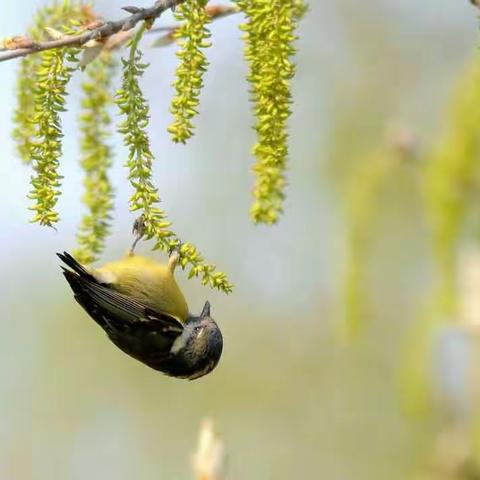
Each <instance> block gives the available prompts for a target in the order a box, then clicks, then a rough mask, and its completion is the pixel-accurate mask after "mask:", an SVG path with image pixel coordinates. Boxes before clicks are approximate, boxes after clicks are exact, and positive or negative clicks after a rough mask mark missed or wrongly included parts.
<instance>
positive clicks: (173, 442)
mask: <svg viewBox="0 0 480 480" xmlns="http://www.w3.org/2000/svg"><path fill="white" fill-rule="evenodd" d="M133 3H134V4H135V5H138V6H147V5H149V4H150V3H151V2H149V1H140V0H138V1H136V2H133ZM41 4H42V2H41V1H40V0H35V1H34V0H23V1H22V2H14V1H12V0H4V1H3V2H2V15H1V16H0V35H1V36H2V37H5V36H8V35H14V34H21V33H22V32H25V31H26V28H27V26H28V24H29V22H30V20H31V18H32V15H33V12H34V11H35V9H36V8H37V7H38V6H39V5H41ZM96 5H97V8H96V10H97V11H98V12H99V13H101V14H102V15H104V16H105V18H108V19H114V18H118V17H119V16H121V15H122V14H121V12H120V10H119V7H120V6H123V5H124V4H123V3H121V2H120V3H119V2H114V1H111V2H109V1H107V0H98V1H97V3H96ZM169 18H170V17H169ZM164 21H165V22H166V23H169V21H168V19H167V20H164ZM239 21H240V19H239V17H238V16H233V17H229V18H227V19H223V20H221V21H218V22H215V23H214V25H212V33H213V46H212V48H211V49H209V51H208V58H209V60H210V62H211V65H210V69H209V71H208V73H207V76H206V82H205V84H206V85H205V89H204V91H203V93H202V103H201V115H200V118H199V120H198V122H197V124H198V129H197V134H196V136H195V137H194V138H193V140H192V141H191V142H190V143H189V144H188V145H187V146H186V147H184V146H178V145H173V144H172V143H171V142H170V140H169V137H168V135H167V133H166V126H167V125H168V124H169V122H170V115H169V113H168V105H169V101H170V99H171V96H172V88H171V86H170V83H171V81H172V78H173V70H174V68H175V65H176V58H175V55H174V52H175V48H174V47H169V48H165V49H154V48H150V47H148V42H145V46H144V52H145V57H146V59H147V60H148V61H149V62H151V64H152V65H151V68H149V69H148V70H147V72H146V74H145V77H144V79H143V82H142V85H143V86H144V88H145V93H146V95H147V97H148V99H149V101H150V105H151V117H152V119H151V125H150V133H151V136H152V146H153V151H154V153H155V156H156V163H155V179H156V182H157V185H158V186H159V189H160V193H161V196H162V198H163V205H164V207H165V209H166V211H167V212H168V213H169V216H170V218H171V220H172V221H173V223H174V228H175V229H176V232H177V233H178V235H179V236H180V238H182V239H185V240H187V239H188V240H189V241H192V242H193V243H195V244H196V245H197V246H198V247H199V249H200V250H201V251H202V252H203V253H204V255H205V256H206V257H207V259H208V260H209V261H212V262H214V263H216V264H217V265H218V267H219V268H220V269H221V270H223V271H226V272H227V273H228V274H229V276H230V279H231V280H232V281H233V282H234V284H235V286H236V288H235V291H234V293H233V294H232V295H230V296H225V295H223V294H221V293H218V292H214V291H211V290H208V289H206V288H203V287H202V286H201V285H200V283H199V282H196V281H194V280H193V281H187V280H186V277H185V275H184V274H183V272H179V274H178V278H179V282H180V283H181V285H182V287H183V288H184V289H185V292H186V294H187V298H188V299H189V305H190V307H191V309H192V310H193V311H197V310H199V309H200V308H201V306H202V305H203V302H204V300H205V299H209V300H210V301H211V302H212V304H213V316H214V317H215V319H216V320H217V321H218V323H219V324H220V325H221V328H222V330H223V332H224V337H225V350H224V355H223V359H222V362H221V364H220V365H219V367H218V368H217V370H215V371H214V372H213V374H211V375H209V376H208V377H205V378H203V379H201V380H199V381H196V382H192V383H189V382H185V381H180V380H174V379H170V378H167V377H164V376H161V375H160V374H158V373H156V372H154V371H153V370H149V369H147V368H145V367H144V366H143V365H141V364H139V363H137V362H135V361H133V360H131V359H130V358H128V357H127V356H125V355H123V354H122V353H121V352H120V351H119V350H117V349H116V348H115V347H114V346H113V345H112V344H111V343H110V342H109V341H107V339H106V337H105V335H104V334H103V332H101V331H100V330H99V329H98V327H97V326H96V325H95V324H94V323H93V322H92V321H91V320H90V319H89V318H88V317H87V316H86V314H85V313H84V312H83V311H82V310H81V309H80V307H79V306H78V305H77V304H76V303H75V301H74V300H73V298H72V295H71V292H70V291H69V288H68V286H67V284H66V282H65V281H64V279H63V277H62V275H61V272H60V269H59V267H58V260H57V258H56V257H55V252H57V251H62V250H71V249H73V248H74V247H75V231H76V228H77V225H78V223H79V221H80V217H81V214H82V208H81V207H80V197H81V180H82V178H81V171H80V168H79V166H78V156H79V153H78V143H77V142H78V130H77V127H76V125H75V117H76V115H77V114H78V84H79V77H80V75H76V78H75V79H74V81H73V85H72V86H71V89H70V91H71V94H70V105H71V109H70V110H69V112H67V113H66V114H65V115H64V132H65V145H64V157H63V161H62V167H61V173H62V175H64V177H65V178H64V182H63V184H64V193H63V195H62V197H61V198H60V201H59V210H60V214H61V217H62V222H61V224H60V225H59V229H58V232H55V231H53V230H49V229H42V228H40V227H38V226H37V225H31V224H29V219H30V213H31V212H29V211H28V210H27V207H28V205H29V202H28V201H27V199H26V194H27V193H28V191H29V185H28V180H29V177H30V172H29V170H28V169H27V168H26V167H24V166H23V165H21V163H20V161H19V160H18V159H17V158H16V156H15V154H14V145H13V142H12V141H11V139H10V132H11V129H12V126H11V121H10V118H11V114H12V112H13V108H14V91H15V73H16V69H17V66H18V65H17V63H16V61H10V62H6V63H2V64H1V65H0V110H1V112H2V118H3V121H2V125H3V126H2V128H1V131H0V144H1V145H2V148H1V152H0V178H1V183H2V186H1V190H0V198H1V201H0V219H1V226H0V265H1V267H2V274H1V275H0V303H1V305H2V314H1V332H0V478H2V479H9V480H23V479H25V480H26V479H35V480H47V479H48V480H52V479H72V480H75V479H86V478H89V479H102V480H106V479H116V480H123V479H125V480H126V479H130V480H131V479H136V480H140V479H141V480H154V479H155V480H159V479H176V480H184V479H188V478H192V473H191V469H190V457H191V454H192V452H193V451H194V448H195V442H196V436H197V431H198V428H199V425H200V422H201V420H202V419H203V418H204V417H207V416H210V417H212V418H213V419H214V420H215V422H216V425H217V428H218V429H219V430H220V432H221V433H222V435H223V437H224V439H225V443H226V448H227V452H228V472H229V475H228V478H231V479H247V478H248V479H249V480H255V479H259V480H260V479H262V480H266V479H271V480H286V479H293V478H312V479H317V478H318V479H320V478H324V479H327V478H328V479H331V480H337V479H338V480H364V479H365V480H367V479H368V480H374V479H388V480H397V479H398V480H400V479H406V478H417V477H418V476H419V475H423V473H422V472H424V471H425V470H428V468H429V467H428V465H429V463H430V460H429V459H430V458H431V455H432V451H433V450H435V445H436V442H437V439H438V435H439V434H440V433H441V432H442V431H443V430H442V429H443V428H444V425H445V418H446V416H447V413H448V414H449V415H450V414H451V412H450V413H449V412H447V411H446V410H448V409H445V408H444V406H442V405H441V404H442V402H437V401H435V398H434V400H433V401H430V399H429V398H428V399H427V400H424V401H423V402H420V403H421V405H420V406H419V402H417V396H418V395H417V394H418V391H419V390H420V391H423V390H422V389H424V390H425V391H428V390H429V385H428V381H429V380H431V381H432V384H433V385H435V384H436V383H438V381H437V379H436V377H435V375H437V376H439V377H440V378H444V376H445V375H447V378H450V377H448V372H447V374H445V372H444V370H442V365H443V364H442V363H441V362H440V363H439V367H440V368H437V366H436V359H435V358H436V357H435V355H432V354H431V352H430V350H429V349H428V348H427V347H425V345H426V342H425V341H424V340H425V338H426V336H425V331H427V330H428V331H430V330H429V327H428V326H427V327H422V326H420V327H419V328H415V326H416V325H417V324H418V325H425V323H422V322H425V320H424V317H425V315H426V314H424V313H422V312H424V310H423V307H425V302H426V299H427V297H428V296H429V295H430V294H431V291H432V285H433V284H434V277H435V269H434V267H433V261H432V253H431V251H432V249H431V244H430V239H429V234H428V227H427V223H426V220H425V216H424V215H423V213H422V211H421V207H420V205H421V204H422V200H421V193H420V192H419V188H418V179H417V169H419V168H420V167H419V166H418V164H416V163H415V162H413V163H409V164H406V165H404V166H402V167H401V168H400V169H399V170H398V172H396V173H395V176H394V179H393V181H389V183H388V185H384V187H385V188H382V194H381V198H380V199H379V200H378V202H377V201H376V205H375V213H374V215H373V217H374V220H375V221H374V222H373V223H372V225H370V227H369V234H370V237H369V241H370V244H371V245H370V255H369V265H368V272H367V274H366V276H365V279H364V280H365V282H364V283H363V282H362V285H361V288H362V289H364V290H365V291H364V292H361V296H362V298H363V297H364V296H365V300H366V302H365V303H366V306H365V308H364V309H363V310H362V311H363V316H362V318H361V322H362V328H361V331H360V333H359V334H358V335H357V336H356V338H355V339H354V340H353V341H345V336H344V335H343V333H342V332H343V330H342V327H341V326H340V324H341V323H342V317H343V316H344V309H345V302H346V299H345V296H344V294H343V293H342V292H343V291H344V289H343V287H342V283H343V281H344V280H343V279H344V272H345V270H346V268H347V267H348V265H347V263H348V256H347V254H346V247H347V242H346V241H345V238H346V236H347V235H348V232H349V228H350V227H351V225H350V224H349V221H348V211H349V209H348V198H349V195H348V194H347V190H348V189H351V185H352V182H353V185H355V184H357V185H358V189H359V190H361V188H362V178H363V177H362V176H358V177H356V176H355V172H356V171H358V169H359V168H361V165H362V161H365V159H366V158H368V152H370V151H374V150H375V148H377V146H378V145H381V144H383V143H384V142H385V131H386V130H388V128H389V126H390V125H392V124H394V125H396V124H401V125H404V126H405V127H406V128H408V129H411V131H412V132H415V136H416V137H417V138H418V139H419V140H418V142H419V145H420V149H422V148H424V147H425V146H428V145H430V144H431V143H434V142H435V141H436V139H437V138H438V137H439V136H440V132H441V128H442V125H443V124H444V119H445V112H446V104H447V103H448V99H449V97H450V92H451V91H452V90H453V89H454V87H455V84H456V79H457V77H459V75H460V74H461V72H462V70H463V69H464V66H465V65H468V64H469V63H471V61H472V59H473V58H474V56H475V55H478V45H479V43H478V40H479V38H478V19H477V12H476V10H475V9H474V7H473V6H472V5H470V4H469V2H467V1H466V0H463V1H456V2H453V1H451V0H430V1H428V0H427V1H424V2H418V1H416V0H368V1H367V2H358V1H356V0H325V1H311V2H310V12H309V14H308V15H307V17H306V18H305V19H304V21H303V22H302V23H301V26H300V29H299V35H300V39H299V41H298V44H297V45H298V50H299V52H298V57H297V65H298V73H297V76H296V78H295V79H294V82H293V91H294V99H295V101H294V107H293V111H294V113H293V116H292V118H291V122H290V145H291V154H290V171H289V177H288V179H289V186H288V198H287V201H286V205H285V214H284V216H283V217H282V219H281V221H280V223H279V224H278V225H277V226H274V227H272V228H267V227H254V226H253V225H252V223H251V221H250V219H249V217H248V210H249V204H250V201H251V199H250V188H251V185H252V177H251V175H250V173H249V169H250V167H251V165H252V161H253V160H252V157H251V155H250V148H251V145H252V143H253V141H254V132H253V131H252V129H251V124H252V117H251V111H250V105H249V103H248V85H247V84H246V82H245V80H244V78H245V75H246V65H245V62H244V60H243V52H242V44H241V41H240V34H239V31H238V28H237V25H238V23H239ZM117 84H118V80H117ZM479 88H480V85H479ZM112 142H113V143H114V144H115V166H114V168H113V170H112V180H113V182H114V186H115V190H116V192H117V197H116V211H115V224H114V229H113V230H114V231H113V234H112V236H111V238H110V241H109V247H108V251H107V252H106V253H105V254H104V256H103V258H102V260H105V261H106V260H110V259H114V258H116V257H118V256H119V255H121V254H122V253H123V252H125V251H126V250H127V248H128V246H129V244H130V243H131V239H132V238H131V233H130V229H131V225H132V222H133V220H134V217H133V216H132V215H131V214H130V213H129V212H128V208H127V202H128V196H129V191H130V190H129V186H128V184H127V181H126V179H125V176H126V172H125V169H124V168H123V163H124V161H125V158H126V152H125V150H124V148H123V147H122V142H121V138H120V137H118V136H116V137H115V139H114V140H112ZM420 161H421V160H420ZM140 251H142V252H144V253H147V252H148V251H149V245H148V244H142V245H141V246H140ZM152 255H154V256H155V257H158V258H161V257H162V255H161V254H159V253H155V254H152ZM427 323H428V322H427ZM419 338H420V339H421V340H418V339H419ZM431 338H433V337H431ZM427 343H428V342H427ZM411 351H413V352H414V353H413V354H410V353H409V352H411ZM429 352H430V353H429ZM462 355H463V354H462V353H460V356H462ZM462 358H463V357H462ZM420 359H422V360H423V361H424V362H425V364H424V365H421V364H420V363H417V362H420ZM466 362H467V363H468V359H467V360H466ZM432 365H433V367H432V368H430V366H432ZM416 367H418V371H426V372H431V377H429V375H428V373H427V375H425V376H424V377H422V376H421V375H420V376H419V377H421V378H420V380H419V381H418V382H417V381H416V379H415V378H414V377H415V375H416V374H417V373H418V371H417V370H416ZM462 368H463V367H460V369H461V370H462ZM447 370H448V369H447ZM435 372H437V374H435ZM462 372H463V370H462ZM452 376H453V377H454V378H458V374H457V371H456V370H454V371H453V373H452ZM411 377H412V378H413V381H412V382H410V380H411ZM425 381H427V384H425V383H422V382H425ZM440 383H442V380H440ZM453 383H455V382H453ZM457 383H460V384H461V383H462V382H461V381H460V380H459V382H457ZM412 384H413V386H412ZM410 388H411V390H409V389H410ZM451 388H453V391H454V395H457V394H458V395H460V396H462V395H463V393H462V392H463V390H462V388H463V386H462V385H460V386H458V385H456V384H455V385H453V387H451ZM433 390H435V388H433ZM457 390H459V391H457ZM419 395H420V396H422V395H423V394H422V393H421V392H420V394H419ZM424 396H425V398H427V397H428V394H425V395H424ZM434 397H435V396H434ZM467 403H468V401H467ZM412 405H413V408H412ZM417 407H418V408H417ZM422 478H423V477H422ZM428 478H430V477H428ZM432 478H443V477H440V476H438V475H437V476H433V477H432ZM445 478H447V477H445ZM448 478H453V477H448ZM455 478H457V477H455ZM458 478H475V477H458Z"/></svg>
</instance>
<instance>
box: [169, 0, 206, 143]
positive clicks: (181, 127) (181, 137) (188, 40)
mask: <svg viewBox="0 0 480 480" xmlns="http://www.w3.org/2000/svg"><path fill="white" fill-rule="evenodd" d="M206 3H207V1H206V0H186V1H185V2H184V3H182V4H181V5H179V6H178V7H177V8H176V10H175V17H176V18H177V20H179V21H181V22H182V24H181V26H180V28H179V29H178V30H177V31H176V33H175V38H177V39H178V42H179V45H180V48H179V50H178V52H177V56H178V58H179V59H180V63H179V65H178V67H177V70H176V72H175V81H174V83H173V86H174V88H175V96H174V97H173V100H172V105H171V107H170V110H171V112H172V114H173V117H174V121H173V123H172V124H171V125H170V126H169V127H168V131H169V132H170V134H171V137H172V140H173V141H174V142H180V143H185V142H186V141H187V140H188V139H189V138H190V137H191V136H192V135H193V128H194V126H193V123H192V119H193V117H195V116H196V115H197V114H198V105H199V102H200V100H199V97H200V91H201V89H202V87H203V74H204V72H205V71H206V69H207V66H208V62H207V60H206V57H205V53H204V52H203V50H204V49H205V48H207V47H209V46H210V42H209V41H208V39H209V38H210V32H209V31H208V29H207V28H206V25H207V24H208V23H209V22H210V21H211V20H210V17H209V15H208V14H207V13H206V11H205V5H206Z"/></svg>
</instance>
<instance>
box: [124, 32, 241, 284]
mask: <svg viewBox="0 0 480 480" xmlns="http://www.w3.org/2000/svg"><path fill="white" fill-rule="evenodd" d="M143 32H144V27H142V29H140V30H139V31H138V32H137V33H136V34H135V36H134V37H133V39H132V40H131V42H130V45H129V48H130V55H129V57H128V59H122V65H123V79H122V87H121V89H120V90H119V91H118V92H117V97H116V103H117V105H118V107H119V108H120V112H121V113H122V115H123V116H124V117H125V120H124V121H123V122H122V123H121V124H120V126H119V129H118V130H119V132H120V133H121V134H122V135H123V136H124V143H125V145H126V146H127V147H128V149H129V156H128V161H127V164H126V166H127V167H128V169H129V172H130V173H129V180H130V183H131V185H132V187H133V188H134V193H133V194H132V196H131V197H130V209H131V210H132V211H138V212H141V217H142V224H143V227H144V228H143V229H142V230H143V231H142V233H143V234H144V236H145V238H146V239H151V238H154V239H155V240H156V243H155V247H154V249H161V250H164V251H171V250H172V249H178V250H179V253H180V265H181V266H182V268H185V267H186V266H187V265H190V266H191V269H190V272H189V277H200V278H201V280H202V282H203V284H205V285H207V284H208V285H210V286H211V287H214V288H218V289H219V290H222V291H223V292H225V293H230V292H231V291H232V289H233V286H232V284H231V283H229V281H228V279H227V277H226V275H225V274H224V273H222V272H216V271H215V266H214V265H211V264H206V263H205V262H204V259H203V257H202V256H201V255H200V253H199V252H198V250H197V249H196V248H195V247H194V246H193V245H192V244H190V243H182V242H180V240H179V239H178V238H177V237H176V236H175V234H174V232H173V231H172V230H171V229H170V228H169V227H170V225H171V223H170V222H169V221H168V219H167V216H166V214H165V212H164V211H163V210H162V209H161V208H159V206H158V205H159V203H160V197H159V195H158V190H157V188H156V187H155V186H154V184H153V181H152V162H153V153H152V151H151V149H150V143H149V138H148V134H147V127H148V123H149V107H148V103H147V101H146V99H145V97H144V96H143V93H142V91H141V89H140V85H139V78H140V77H141V76H142V75H143V72H144V71H145V69H146V67H147V65H145V64H142V63H141V58H142V54H141V52H140V51H139V49H138V44H139V42H140V39H141V38H142V35H143Z"/></svg>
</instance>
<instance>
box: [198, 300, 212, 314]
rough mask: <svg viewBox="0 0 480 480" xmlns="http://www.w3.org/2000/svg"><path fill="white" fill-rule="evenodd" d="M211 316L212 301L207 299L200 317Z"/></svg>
mask: <svg viewBox="0 0 480 480" xmlns="http://www.w3.org/2000/svg"><path fill="white" fill-rule="evenodd" d="M209 316H210V302H209V301H208V300H207V301H206V302H205V305H204V306H203V310H202V313H201V314H200V318H205V317H209Z"/></svg>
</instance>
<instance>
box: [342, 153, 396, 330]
mask: <svg viewBox="0 0 480 480" xmlns="http://www.w3.org/2000/svg"><path fill="white" fill-rule="evenodd" d="M400 158H401V156H400V154H399V152H396V151H395V150H394V149H392V148H379V149H378V150H375V151H373V152H372V153H370V154H368V155H366V156H365V158H364V160H363V162H361V164H360V165H359V167H358V170H357V172H356V173H354V174H353V175H352V176H351V178H350V181H349V185H348V187H347V204H346V218H347V234H346V260H345V273H344V280H343V288H342V290H343V294H342V296H341V298H342V308H343V315H342V322H341V327H342V330H343V331H344V333H345V334H346V335H348V336H354V335H355V334H356V333H358V331H359V330H360V328H361V327H362V325H363V323H364V322H363V320H364V318H365V311H366V298H367V297H368V291H367V288H366V285H367V268H368V259H369V253H370V248H371V244H372V241H371V240H372V233H371V231H372V228H373V223H374V220H375V218H376V215H377V213H378V211H377V206H378V205H379V203H380V201H379V199H380V198H381V195H382V191H383V187H384V185H385V183H386V182H388V180H389V178H390V177H391V175H392V173H393V172H394V171H396V167H397V166H398V160H399V159H400Z"/></svg>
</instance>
